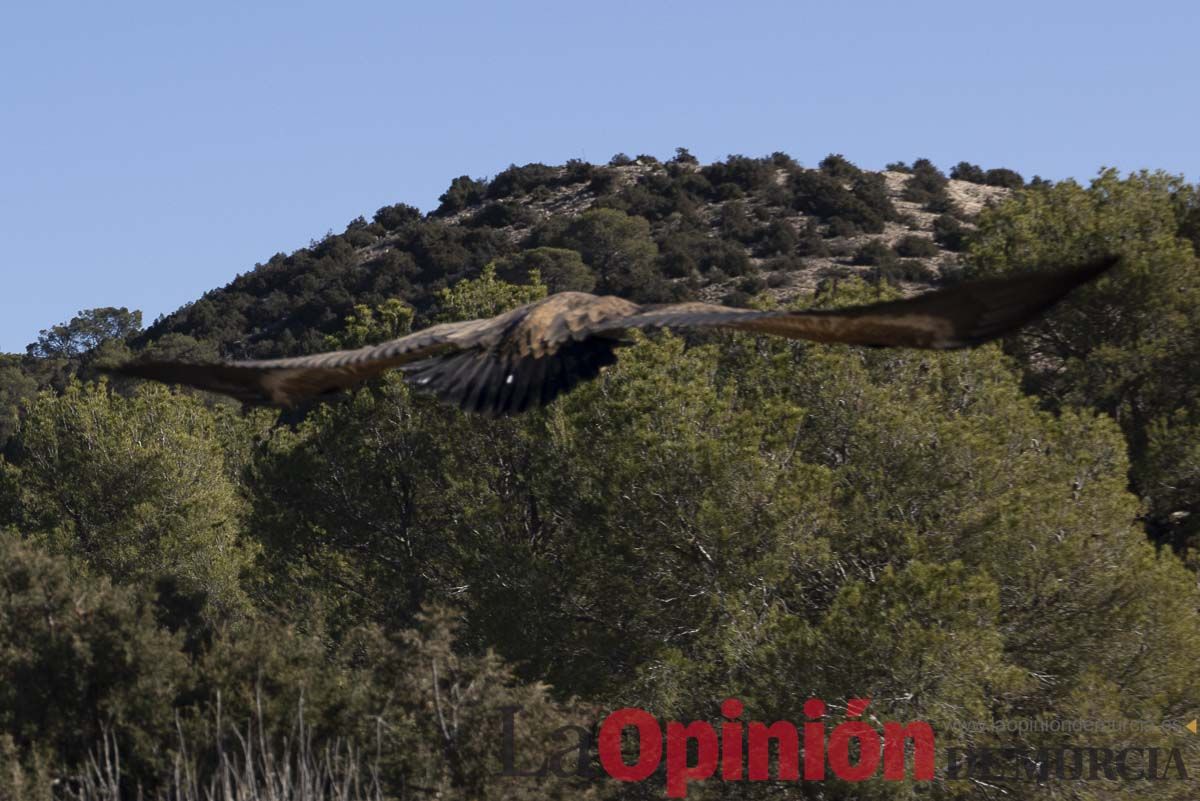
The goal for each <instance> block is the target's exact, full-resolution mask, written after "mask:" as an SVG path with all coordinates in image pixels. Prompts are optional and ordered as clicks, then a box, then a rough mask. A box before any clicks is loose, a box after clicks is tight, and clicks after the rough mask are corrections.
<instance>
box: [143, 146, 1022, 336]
mask: <svg viewBox="0 0 1200 801" xmlns="http://www.w3.org/2000/svg"><path fill="white" fill-rule="evenodd" d="M897 166H898V169H892V170H888V171H885V172H881V173H875V172H868V171H863V170H859V169H858V168H857V167H855V166H854V165H852V164H850V163H849V162H847V161H846V160H845V159H842V158H841V157H839V156H830V157H829V158H827V159H825V160H824V161H822V162H821V166H820V167H818V168H816V169H805V168H803V167H801V166H799V165H798V164H796V163H795V162H794V161H793V160H792V159H791V158H789V157H788V156H786V155H784V154H776V155H774V156H772V157H769V158H761V159H754V158H746V157H742V156H731V157H729V158H728V159H727V160H725V161H723V162H718V163H714V164H710V165H706V166H701V165H699V164H697V163H695V162H694V160H693V159H691V158H690V157H689V156H688V155H687V153H686V151H681V153H680V155H679V156H677V157H676V158H675V159H673V160H671V161H669V162H666V163H662V162H659V161H658V160H656V159H653V158H651V157H647V156H641V157H638V158H637V159H628V158H624V157H617V158H615V159H614V162H613V163H612V164H610V165H608V166H594V165H591V164H585V163H582V162H571V163H569V164H567V165H563V166H557V167H550V166H546V165H543V164H527V165H525V166H523V167H517V166H512V167H509V168H508V169H506V170H504V171H503V172H501V173H499V174H498V175H496V176H495V177H493V178H492V179H491V180H490V181H483V180H475V179H471V178H469V177H467V176H462V177H460V178H456V179H455V180H454V181H453V182H452V184H451V186H450V188H449V189H448V190H447V191H446V193H445V194H443V195H442V197H441V205H440V206H439V207H438V208H437V209H436V210H434V211H433V212H431V213H430V214H428V215H422V214H421V213H420V212H418V211H417V210H416V209H415V208H412V207H410V206H405V205H403V204H400V205H396V206H389V207H385V208H382V209H380V210H379V211H378V212H376V214H375V215H374V218H373V219H372V220H371V221H370V222H368V221H367V220H365V219H364V218H358V219H355V220H353V221H351V222H350V223H349V225H347V226H346V228H345V230H344V231H343V232H342V233H340V234H332V233H331V234H329V235H327V236H326V237H325V238H323V239H322V240H320V241H319V242H314V243H312V245H310V246H309V247H307V248H302V249H300V250H298V251H296V252H294V253H292V254H290V255H283V254H277V255H275V256H273V257H272V258H271V259H269V260H268V261H267V262H266V263H264V264H258V265H256V266H255V268H254V269H253V270H251V271H249V272H247V273H245V274H243V275H240V276H238V277H237V278H235V279H234V280H233V281H232V282H230V283H229V284H228V285H227V286H225V287H222V288H220V289H216V290H213V291H211V292H209V293H207V294H206V295H205V296H204V297H202V298H200V299H199V300H197V301H195V302H194V303H191V304H189V305H187V306H185V307H184V308H182V309H180V310H179V311H177V312H175V313H173V314H170V315H167V316H166V317H164V318H161V319H159V320H158V321H156V322H155V323H154V324H153V325H152V326H150V327H149V328H148V329H147V330H146V332H145V333H144V334H143V335H142V336H141V338H140V339H139V340H138V341H137V344H138V346H139V347H144V346H146V345H149V344H151V343H153V342H154V341H155V340H158V339H160V338H162V337H165V336H167V335H169V334H176V335H185V336H189V337H192V338H194V339H197V340H204V341H209V342H213V343H216V344H217V346H218V347H219V349H220V351H221V353H222V354H223V355H225V356H229V357H238V358H245V357H260V358H261V357H270V356H282V355H292V354H295V353H299V352H304V351H309V350H313V349H316V348H320V347H322V341H323V338H324V336H325V335H327V334H331V333H333V332H335V331H337V330H338V329H340V328H341V326H342V325H343V322H344V319H345V317H346V315H348V314H349V313H350V311H351V310H352V308H353V307H354V306H355V305H356V304H365V305H367V306H375V305H378V304H379V303H381V302H382V301H384V300H385V299H388V298H391V297H400V298H403V299H404V300H405V301H407V302H408V303H410V304H412V305H413V306H414V307H415V308H416V309H417V311H418V313H419V314H429V313H431V312H433V311H434V309H433V306H434V303H435V301H434V298H435V295H436V293H437V291H438V290H440V289H443V288H445V287H446V286H448V285H450V284H452V283H454V282H456V281H459V280H462V279H464V278H472V277H475V276H477V275H478V274H479V272H480V270H481V269H482V268H483V266H484V265H485V264H487V263H488V262H492V261H496V262H497V263H498V264H499V266H500V268H501V269H500V273H501V275H502V276H504V277H506V278H507V279H509V280H511V281H514V282H522V281H525V280H528V270H529V269H532V268H537V269H539V270H540V272H541V274H542V277H543V279H544V280H546V282H547V283H548V284H549V286H550V288H551V290H558V289H566V288H578V289H588V290H595V291H601V292H613V293H616V294H622V295H626V296H632V297H635V298H637V299H639V300H644V301H656V300H660V301H667V300H680V299H696V298H702V299H705V300H716V301H725V302H727V303H731V304H744V303H745V302H747V301H748V300H749V298H750V297H751V296H752V295H755V294H758V293H760V292H767V293H769V294H770V295H772V296H774V297H775V298H776V299H777V300H779V301H783V302H786V301H788V300H790V299H791V298H793V297H795V296H796V295H797V294H800V293H803V292H812V291H814V290H816V289H817V287H818V286H820V285H821V283H822V282H823V281H828V280H830V279H838V278H845V277H850V276H860V277H863V278H866V279H868V280H870V281H872V282H879V281H889V282H892V283H895V284H897V285H898V286H900V287H901V288H902V289H903V290H904V291H906V292H911V291H915V290H918V289H922V288H925V287H928V286H930V285H932V284H934V283H937V282H939V281H941V280H944V279H946V278H947V277H948V276H952V275H953V273H954V271H955V270H956V269H957V261H956V252H957V251H959V250H960V249H961V248H962V246H963V241H964V236H965V233H966V232H967V231H969V230H970V228H971V225H972V222H971V221H972V220H973V219H974V216H975V215H976V214H977V213H978V212H979V210H980V209H981V208H983V207H984V206H985V205H986V204H988V203H993V202H995V201H996V200H998V199H1001V198H1003V197H1004V196H1005V195H1007V194H1008V192H1009V191H1010V189H1009V188H1006V187H1002V186H989V185H986V184H983V183H973V182H970V181H965V180H953V179H950V180H947V179H946V178H945V177H944V176H943V175H942V174H941V173H940V172H938V171H937V170H936V168H934V167H933V166H932V165H931V164H929V163H928V162H925V161H918V162H917V163H916V164H915V165H914V167H912V168H908V167H904V166H903V165H897ZM966 166H970V165H966ZM968 172H969V171H968ZM978 172H979V180H981V181H982V180H985V179H986V174H985V173H983V171H982V170H979V171H978ZM1005 172H1007V171H1005ZM1018 182H1019V178H1018ZM1011 183H1012V182H1011V179H1009V185H1010V186H1011Z"/></svg>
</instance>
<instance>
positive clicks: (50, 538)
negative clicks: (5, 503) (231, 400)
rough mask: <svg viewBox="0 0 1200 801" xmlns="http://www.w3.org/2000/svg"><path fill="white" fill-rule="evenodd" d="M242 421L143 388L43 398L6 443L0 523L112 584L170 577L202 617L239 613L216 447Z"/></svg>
mask: <svg viewBox="0 0 1200 801" xmlns="http://www.w3.org/2000/svg"><path fill="white" fill-rule="evenodd" d="M248 425H250V423H249V422H245V423H243V422H241V421H235V420H233V419H232V418H230V417H229V412H228V411H227V407H215V408H212V409H209V408H208V407H206V406H205V405H204V403H202V402H201V400H199V399H198V398H195V397H190V396H180V395H172V394H171V393H170V392H168V391H167V390H166V389H165V388H160V387H149V386H147V387H145V388H143V389H142V390H140V391H139V392H138V393H137V394H136V395H134V396H133V397H131V398H124V397H121V396H118V395H113V394H110V393H109V392H108V391H107V389H106V387H105V386H104V385H103V384H90V385H79V384H72V385H71V386H69V387H68V388H67V390H66V392H65V393H64V394H62V395H61V396H56V395H53V394H50V393H43V394H42V395H40V396H39V397H38V398H37V400H36V401H34V402H33V403H32V404H31V405H30V407H29V410H28V413H27V414H26V416H25V419H24V420H23V421H22V423H21V427H20V429H19V430H18V432H17V434H16V436H15V437H14V439H13V443H12V449H13V451H14V457H13V462H12V463H11V464H7V463H3V462H0V483H3V484H4V485H5V486H6V487H7V489H6V490H5V491H4V492H3V493H0V494H6V495H7V496H8V497H9V498H10V499H11V507H10V508H9V509H7V510H3V509H0V513H4V516H5V518H7V520H6V522H9V523H11V524H13V525H16V526H17V527H19V528H20V529H21V530H22V531H23V532H24V533H26V534H27V535H28V536H30V537H32V538H34V539H35V540H36V541H38V542H40V543H42V544H44V545H45V547H47V548H48V549H50V550H51V551H52V552H55V553H59V554H64V555H68V556H71V557H72V558H74V559H76V560H78V562H79V563H81V564H82V565H84V566H86V569H88V570H89V571H93V572H96V573H99V574H102V575H107V576H110V577H111V578H112V579H113V581H114V582H116V583H119V584H133V585H140V586H147V585H150V584H153V583H154V582H155V581H156V580H157V579H159V578H160V577H162V576H171V577H173V578H174V579H175V580H176V581H177V582H178V584H179V585H180V586H181V587H183V588H185V589H186V590H188V591H193V592H201V593H203V594H204V595H206V596H207V598H208V602H209V605H210V610H211V612H210V613H211V614H228V613H237V612H239V611H240V610H241V609H242V608H243V606H244V604H245V597H244V593H243V591H242V589H241V586H240V583H239V574H240V572H241V571H242V570H243V569H244V568H245V567H246V566H247V564H248V559H249V558H250V555H251V553H252V549H251V548H249V547H248V545H247V544H246V543H243V542H242V541H241V539H240V537H239V521H240V516H241V513H242V504H241V500H240V499H239V497H238V492H237V489H236V486H235V484H234V478H235V474H236V469H237V468H236V467H235V464H236V461H235V460H234V459H232V458H229V457H227V452H228V450H227V442H228V440H231V439H237V438H239V437H242V438H245V439H248V438H249V435H248V434H247V433H246V431H245V427H246V426H248Z"/></svg>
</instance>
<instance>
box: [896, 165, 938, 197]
mask: <svg viewBox="0 0 1200 801" xmlns="http://www.w3.org/2000/svg"><path fill="white" fill-rule="evenodd" d="M946 183H947V181H946V176H944V175H942V172H941V170H939V169H938V168H937V167H935V166H933V162H931V161H930V160H929V159H917V160H916V161H914V162H913V166H912V174H911V175H910V176H909V179H908V181H906V182H905V184H904V199H905V200H911V201H912V202H914V203H928V202H929V201H931V200H932V199H933V198H935V197H937V196H939V195H944V194H945V192H946Z"/></svg>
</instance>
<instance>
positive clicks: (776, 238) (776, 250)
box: [758, 220, 800, 256]
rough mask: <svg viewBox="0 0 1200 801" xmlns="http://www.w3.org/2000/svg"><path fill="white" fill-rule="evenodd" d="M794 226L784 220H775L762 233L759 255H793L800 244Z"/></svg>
mask: <svg viewBox="0 0 1200 801" xmlns="http://www.w3.org/2000/svg"><path fill="white" fill-rule="evenodd" d="M799 241H800V240H799V237H797V236H796V232H795V230H793V229H792V226H791V225H789V224H788V223H786V222H784V221H783V220H774V221H772V222H771V223H769V224H768V225H767V226H766V228H765V229H764V230H763V231H762V235H761V237H760V238H759V243H758V253H759V255H760V256H775V255H780V254H785V253H791V252H792V251H793V250H795V249H796V244H797V243H798V242H799Z"/></svg>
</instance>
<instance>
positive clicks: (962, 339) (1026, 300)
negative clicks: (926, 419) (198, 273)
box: [601, 257, 1117, 349]
mask: <svg viewBox="0 0 1200 801" xmlns="http://www.w3.org/2000/svg"><path fill="white" fill-rule="evenodd" d="M1116 263H1117V259H1116V258H1115V257H1114V258H1105V259H1100V260H1098V261H1096V262H1093V263H1091V264H1088V265H1086V266H1084V267H1080V268H1076V269H1070V270H1060V271H1057V272H1048V273H1023V274H1020V275H1014V276H1007V277H1004V278H990V279H984V280H981V281H972V282H969V283H964V284H960V285H959V286H956V287H951V288H949V289H942V290H937V291H934V292H926V293H925V294H923V295H918V296H917V297H915V298H908V299H906V300H896V301H889V302H884V303H874V304H871V305H868V306H857V307H852V308H848V309H838V310H834V311H754V310H750V309H731V308H728V307H725V306H713V305H710V304H706V303H681V304H675V305H671V306H662V307H658V308H654V309H648V310H646V311H643V312H641V313H640V314H634V315H631V316H629V317H626V318H624V319H621V320H618V321H616V322H615V323H614V324H613V325H616V326H619V327H621V328H659V327H664V326H671V327H677V328H687V327H703V326H708V327H717V328H731V329H734V330H738V331H750V332H753V333H758V334H774V335H777V336H784V337H789V338H791V339H810V340H815V341H817V342H841V343H846V344H850V345H867V346H872V347H908V348H933V349H951V348H965V347H970V346H972V345H979V344H981V343H984V342H987V341H988V340H991V339H995V338H997V337H1000V336H1003V335H1004V334H1006V333H1009V332H1010V331H1013V330H1015V329H1016V328H1019V327H1020V326H1022V325H1024V324H1025V323H1028V322H1030V321H1032V320H1034V319H1035V318H1037V317H1038V316H1040V315H1041V314H1043V313H1044V312H1046V311H1047V310H1048V309H1049V308H1050V307H1051V306H1053V305H1054V304H1055V303H1057V302H1058V301H1059V300H1061V299H1062V298H1063V297H1064V296H1066V295H1067V293H1069V292H1070V291H1071V290H1072V289H1075V288H1076V287H1078V286H1080V285H1082V284H1084V283H1086V282H1088V281H1090V280H1092V279H1094V278H1096V277H1098V276H1099V275H1101V274H1103V273H1104V272H1106V271H1107V270H1109V269H1111V268H1112V267H1113V266H1114V265H1115V264H1116ZM601 330H603V329H601Z"/></svg>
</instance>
